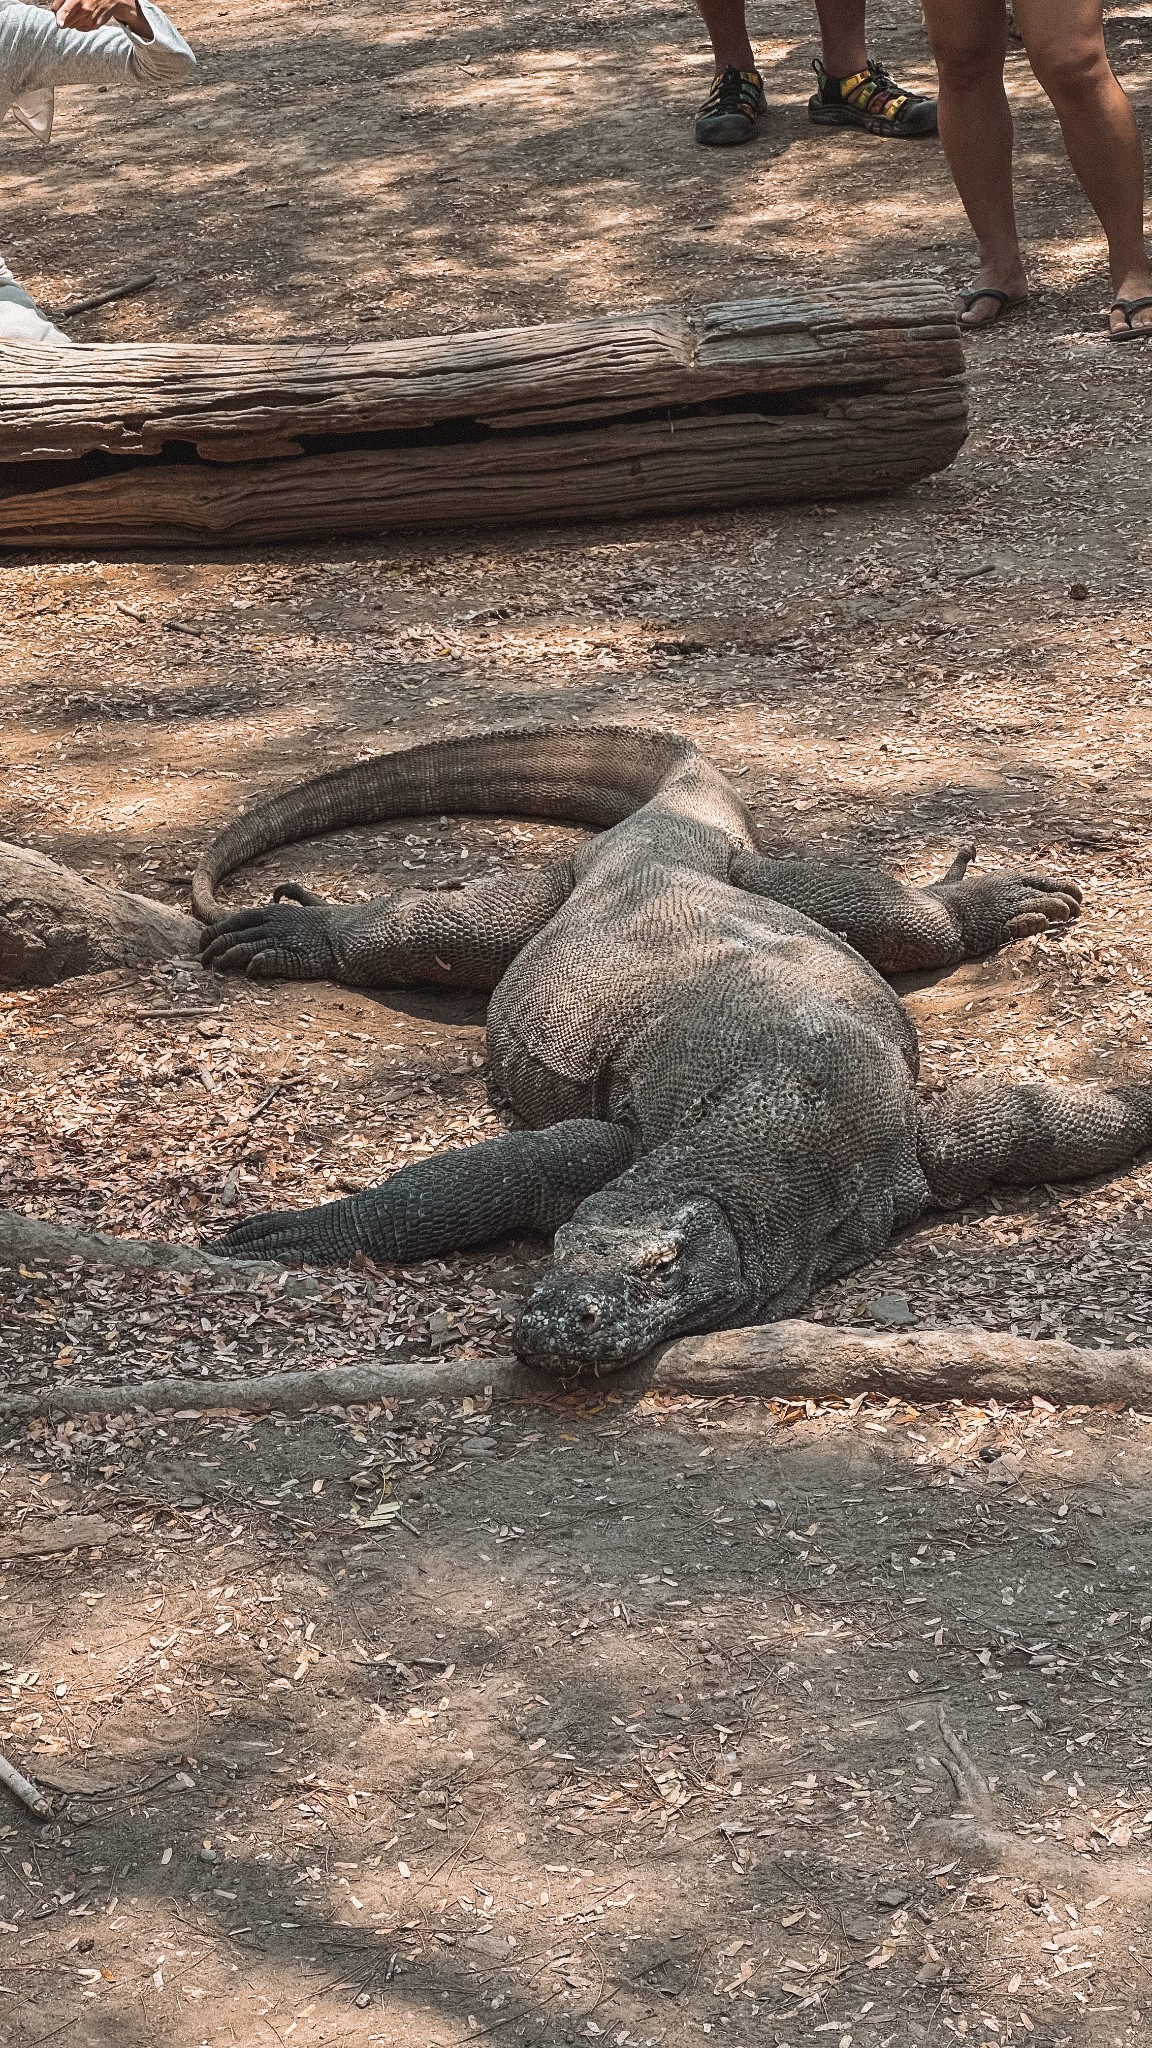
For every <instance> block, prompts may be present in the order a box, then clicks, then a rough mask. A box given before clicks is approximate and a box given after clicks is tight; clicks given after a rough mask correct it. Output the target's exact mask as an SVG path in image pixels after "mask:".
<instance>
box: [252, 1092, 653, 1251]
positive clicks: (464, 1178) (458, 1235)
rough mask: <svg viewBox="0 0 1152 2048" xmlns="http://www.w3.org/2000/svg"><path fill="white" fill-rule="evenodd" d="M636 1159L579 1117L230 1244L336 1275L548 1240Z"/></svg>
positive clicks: (478, 1148) (494, 1143) (260, 1227)
mask: <svg viewBox="0 0 1152 2048" xmlns="http://www.w3.org/2000/svg"><path fill="white" fill-rule="evenodd" d="M634 1150H635V1146H634V1142H633V1138H632V1135H631V1133H630V1132H629V1131H627V1130H626V1129H625V1128H624V1127H623V1125H621V1124H607V1123H597V1122H595V1121H594V1120H593V1119H592V1118H585V1117H572V1118H569V1119H568V1120H567V1121H566V1122H564V1123H559V1124H552V1125H551V1127H550V1128H549V1129H548V1130H546V1131H512V1132H510V1133H509V1135H508V1136H507V1137H504V1138H490V1139H488V1141H487V1142H486V1143H485V1144H482V1145H469V1146H467V1147H466V1148H465V1149H463V1150H462V1151H459V1152H441V1153H439V1154H437V1155H436V1157H435V1158H432V1159H421V1160H418V1161H417V1162H416V1163H415V1164H414V1165H412V1166H404V1167H401V1169H400V1171H399V1173H394V1174H393V1175H392V1178H391V1179H390V1180H386V1181H382V1182H381V1183H380V1185H379V1186H378V1187H374V1188H367V1189H366V1190H365V1192H364V1193H363V1194H362V1195H351V1196H349V1197H348V1199H347V1200H345V1201H342V1202H325V1203H323V1204H322V1205H321V1206H320V1207H319V1208H316V1209H295V1210H293V1209H282V1210H275V1211H273V1212H272V1213H271V1214H269V1215H265V1216H252V1217H250V1218H249V1219H248V1221H247V1222H245V1223H237V1224H234V1225H233V1227H232V1229H231V1230H230V1231H229V1232H228V1234H227V1236H226V1237H225V1238H224V1239H223V1243H224V1245H225V1246H226V1248H227V1250H228V1252H229V1253H230V1254H233V1255H235V1256H237V1257H239V1258H243V1259H308V1260H311V1261H313V1262H315V1263H316V1264H318V1265H338V1264H341V1263H342V1262H344V1261H346V1260H348V1259H351V1258H353V1257H354V1256H355V1254H356V1253H357V1252H365V1253H367V1255H368V1257H369V1258H372V1259H380V1260H387V1261H397V1260H398V1261H401V1262H406V1261H408V1260H410V1259H411V1260H415V1259H435V1258H439V1257H440V1256H441V1255H442V1254H443V1253H444V1252H458V1251H467V1250H469V1249H470V1248H471V1247H472V1246H474V1245H481V1244H491V1243H493V1242H494V1241H495V1240H496V1239H497V1238H500V1237H508V1236H511V1235H514V1234H515V1233H517V1232H520V1231H532V1232H538V1233H539V1234H540V1235H541V1236H542V1237H550V1236H551V1235H552V1232H553V1231H554V1230H557V1229H559V1227H560V1225H561V1224H562V1223H567V1222H568V1220H569V1218H570V1217H572V1216H574V1215H575V1213H576V1211H577V1209H578V1208H579V1206H580V1204H581V1202H582V1201H583V1200H584V1198H585V1196H586V1195H591V1194H594V1193H596V1191H597V1190H598V1189H600V1188H602V1187H605V1186H606V1185H607V1183H608V1182H609V1181H613V1180H615V1179H616V1178H617V1176H618V1175H619V1174H621V1173H623V1172H624V1170H625V1168H626V1167H628V1166H630V1165H631V1163H632V1159H633V1154H634Z"/></svg>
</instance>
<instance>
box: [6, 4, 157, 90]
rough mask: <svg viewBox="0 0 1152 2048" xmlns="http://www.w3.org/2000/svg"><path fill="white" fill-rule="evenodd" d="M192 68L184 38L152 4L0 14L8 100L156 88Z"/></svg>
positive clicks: (69, 6)
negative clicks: (75, 88) (83, 89)
mask: <svg viewBox="0 0 1152 2048" xmlns="http://www.w3.org/2000/svg"><path fill="white" fill-rule="evenodd" d="M195 68H196V59H195V57H194V56H193V54H192V52H191V50H190V49H189V47H188V45H187V43H186V42H185V41H184V38H183V36H182V35H181V34H180V32H179V30H178V29H177V28H175V27H173V24H172V23H171V22H170V21H169V19H168V17H167V15H166V14H165V13H164V12H163V11H162V9H161V8H159V7H156V6H154V5H153V0H62V5H61V7H60V9H59V12H58V13H57V14H50V13H49V12H48V11H47V9H45V8H42V7H24V6H10V7H0V70H2V71H3V74H4V80H5V84H6V86H7V89H8V91H9V92H10V93H11V94H12V97H13V98H14V99H18V98H19V97H20V95H21V94H22V93H24V92H28V91H31V90H34V89H35V88H37V87H46V86H54V85H90V84H97V85H103V84H117V83H118V84H123V85H143V86H153V87H160V88H162V87H164V86H170V85H179V84H180V83H182V81H183V80H184V79H186V78H188V77H190V76H191V74H192V72H193V71H194V70H195Z"/></svg>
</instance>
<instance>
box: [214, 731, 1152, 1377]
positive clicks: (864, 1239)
mask: <svg viewBox="0 0 1152 2048" xmlns="http://www.w3.org/2000/svg"><path fill="white" fill-rule="evenodd" d="M443 811H449V812H456V813H459V812H474V813H487V814H489V815H505V816H507V815H518V816H524V817H543V818H563V819H567V820H580V821H583V822H585V823H587V824H590V825H596V826H602V827H608V828H610V829H607V830H604V831H602V832H601V833H600V834H599V836H598V837H595V838H593V839H591V840H590V841H589V843H588V844H587V845H586V846H584V847H583V848H581V850H580V851H579V852H578V853H577V854H576V855H575V856H574V857H573V858H571V859H564V860H558V861H553V862H552V863H551V864H550V865H548V866H546V867H543V868H539V869H537V870H535V871H533V872H529V873H523V874H519V875H515V874H512V875H509V874H500V875H496V876H492V877H490V878H488V879H486V880H482V881H479V882H477V883H474V884H472V885H471V886H469V887H468V888H466V889H463V890H460V891H458V892H433V891H427V892H416V893H406V894H404V895H400V896H381V897H378V898H377V899H376V900H375V901H374V902H372V903H368V904H363V905H356V906H348V907H345V906H341V905H336V904H328V903H325V902H323V901H322V899H321V898H319V897H317V896H314V895H312V894H310V893H309V892H308V891H307V890H305V889H303V888H301V887H300V886H299V885H298V884H296V883H287V884H285V885H283V886H282V887H280V888H279V889H277V890H276V892H275V895H274V897H273V900H272V902H271V903H270V904H268V905H267V906H266V907H265V908H263V909H252V910H242V911H239V912H236V913H234V914H231V915H229V914H227V913H226V912H225V910H224V908H223V906H222V905H221V904H219V903H218V901H217V900H216V897H215V893H214V891H215V886H216V884H217V883H218V882H219V881H220V880H221V878H222V877H223V876H225V875H227V874H229V873H230V872H232V871H233V870H234V869H236V868H237V867H239V866H240V865H241V864H242V863H243V862H246V861H249V860H251V859H253V858H254V857H255V856H256V855H258V854H261V853H265V852H267V851H269V850H270V849H272V848H274V847H277V846H281V845H285V844H288V843H289V842H291V841H293V840H297V839H300V838H303V837H306V836H312V835H314V834H318V833H324V832H331V831H334V830H336V829H338V828H340V827H347V826H350V825H363V824H367V823H375V822H377V821H379V820H381V819H384V818H400V817H412V816H417V815H420V814H426V813H433V814H436V813H440V812H443ZM973 857H974V849H973V848H971V847H969V848H966V849H965V850H964V851H963V852H961V853H960V854H958V856H957V858H956V859H955V860H954V861H953V863H952V866H951V867H950V868H949V870H948V872H947V874H946V875H945V876H944V877H943V879H942V880H941V881H939V882H934V883H932V884H931V886H929V887H927V888H922V889H919V888H906V887H905V886H904V885H903V884H902V883H900V882H898V881H896V880H894V879H893V878H892V877H890V876H888V875H886V874H884V873H883V872H881V871H880V870H879V869H876V868H873V867H871V866H864V865H861V866H854V865H849V864H843V863H839V862H835V861H829V860H808V859H802V858H789V859H772V858H769V857H767V856H765V855H762V854H760V853H758V852H757V851H756V849H755V843H754V838H753V831H752V826H751V824H750V821H749V818H748V815H747V812H746V811H745V809H744V806H743V804H742V803H741V802H740V800H739V798H738V796H737V795H736V793H735V791H734V790H733V789H732V787H731V786H730V784H729V783H728V782H727V781H726V780H725V778H724V776H723V775H721V774H720V773H719V772H718V771H717V770H716V769H715V768H713V767H711V766H710V765H709V763H708V762H707V761H706V760H705V759H704V758H703V757H702V755H701V754H700V753H699V752H698V750H697V748H696V747H695V746H693V745H692V744H691V743H690V742H688V741H686V740H683V739H679V738H675V737H672V736H670V735H667V734H663V733H659V732H645V731H633V730H628V729H623V728H608V727H601V728H595V727H585V728H583V729H582V730H578V731H568V732H526V733H513V732H509V733H503V732H496V733H488V734H484V735H481V736H480V737H476V738H469V739H460V740H450V741H443V742H434V743H432V744H430V745H425V746H415V747H411V748H409V749H407V750H403V751H400V752H397V753H393V754H386V755H382V756H378V757H377V758H375V759H373V760H368V761H364V762H360V763H358V764H357V765H355V766H354V767H351V768H347V769H343V770H340V771H337V772H335V773H332V774H328V775H322V776H319V777H317V778H316V779H315V780H312V781H309V782H305V783H303V784H302V785H300V786H299V787H298V788H295V789H290V790H287V791H286V792H285V793H283V794H282V795H279V796H275V797H272V798H270V799H268V800H266V801H264V802H262V803H259V804H257V805H256V806H255V807H254V808H253V809H252V810H251V811H249V812H248V813H246V814H245V815H244V816H242V817H241V818H239V819H238V820H237V821H236V823H235V824H233V825H232V826H230V827H229V828H228V829H227V830H226V831H225V832H224V833H223V834H222V835H221V836H220V837H219V838H218V839H217V840H216V841H215V843H214V844H213V846H212V847H211V848H210V849H209V851H208V853H207V854H206V856H205V858H204V860H203V861H202V863H201V865H200V868H199V869H198V871H197V875H196V877H195V882H194V892H193V903H194V908H195V910H196V912H197V915H198V916H199V917H200V918H201V919H202V920H203V921H204V922H206V923H207V924H208V930H207V932H206V933H205V935H204V938H203V942H202V952H203V958H204V961H205V962H206V963H207V964H208V965H210V966H212V967H216V968H224V969H230V970H234V971H238V972H246V973H248V974H250V975H259V976H289V977H293V978H296V979H300V980H318V979H327V980H331V981H336V982H340V983H343V984H345V985H348V986H351V987H373V988H390V987H397V986H400V985H409V986H410V985H413V984H425V985H427V984H431V985H436V986H440V987H447V988H461V989H463V988H468V989H490V990H492V991H493V995H492V1001H491V1005H490V1009H489V1014H488V1049H489V1059H490V1064H491V1071H492V1076H493V1080H494V1082H495V1085H496V1087H497V1089H498V1090H499V1092H500V1094H501V1095H502V1096H503V1098H504V1099H505V1101H506V1102H507V1103H508V1104H509V1105H510V1107H511V1109H512V1110H513V1112H514V1114H515V1117H516V1118H517V1120H518V1122H519V1123H521V1124H522V1125H526V1126H527V1127H528V1128H527V1129H518V1130H515V1131H513V1132H511V1133H510V1134H509V1135H508V1136H505V1137H500V1138H495V1139H491V1140H488V1141H486V1142H484V1143H482V1144H480V1145H476V1146H474V1147H472V1148H471V1149H469V1150H466V1151H456V1152H447V1153H440V1154H438V1155H437V1156H436V1157H434V1158H431V1159H426V1160H422V1161H420V1162H419V1163H418V1164H416V1165H413V1166H407V1167H404V1168H403V1169H402V1170H401V1171H400V1172H399V1173H397V1174H394V1175H393V1176H392V1178H391V1179H390V1180H387V1181H385V1182H383V1183H382V1184H381V1185H380V1186H378V1187H374V1188H370V1189H368V1190H367V1191H366V1192H365V1193H363V1194H360V1195H354V1196H352V1197H350V1198H349V1199H348V1200H345V1201H337V1202H326V1203H324V1204H323V1205H322V1206H321V1207H319V1208H315V1209H304V1210H300V1211H299V1212H296V1213H291V1212H277V1213H274V1214H270V1215H262V1216H254V1217H251V1218H249V1219H248V1220H247V1221H246V1222H240V1223H237V1224H236V1225H235V1226H234V1227H233V1228H232V1229H231V1230H230V1231H229V1232H228V1233H227V1236H226V1237H225V1238H224V1240H223V1247H224V1249H226V1250H227V1251H229V1252H232V1253H236V1254H239V1255H241V1256H251V1257H259V1258H269V1257H271V1258H281V1259H285V1260H293V1259H304V1260H312V1261H316V1262H320V1263H337V1262H341V1261H345V1260H348V1259H350V1258H351V1257H352V1256H353V1255H354V1254H355V1253H357V1252H365V1253H367V1254H369V1255H370V1256H371V1257H373V1258H375V1259H380V1260H403V1261H405V1262H407V1261H411V1260H415V1259H422V1258H432V1257H435V1256H437V1255H439V1254H442V1253H444V1252H449V1251H454V1250H462V1249H464V1248H466V1247H468V1246H474V1245H480V1244H485V1243H489V1242H491V1241H492V1240H493V1239H496V1238H498V1237H501V1236H502V1235H505V1234H506V1233H509V1232H516V1231H542V1232H551V1231H555V1232H556V1240H555V1247H554V1252H553V1259H552V1264H551V1266H550V1268H549V1270H548V1272H547V1273H546V1275H545V1277H544V1279H543V1280H542V1281H541V1282H540V1284H539V1285H538V1286H537V1287H536V1289H535V1291H534V1292H533V1294H532V1295H531V1298H530V1300H529V1302H528V1304H527V1307H526V1309H525V1311H524V1313H523V1315H522V1317H521V1319H520V1321H519V1324H518V1326H517V1330H516V1333H515V1337H514V1342H515V1344H516V1348H517V1349H518V1350H519V1352H520V1353H521V1354H522V1355H523V1356H525V1357H527V1358H529V1359H532V1360H535V1361H537V1362H539V1363H541V1364H546V1365H552V1366H554V1367H556V1368H562V1369H566V1370H570V1371H571V1370H580V1371H597V1370H603V1371H607V1370H612V1369H614V1368H617V1367H620V1366H623V1365H626V1364H628V1363H629V1362H631V1361H633V1360H635V1359H637V1358H639V1357H640V1356H642V1355H643V1354H644V1353H645V1352H646V1351H647V1350H648V1349H649V1348H650V1347H651V1346H653V1345H654V1344H656V1343H657V1342H659V1341H661V1340H662V1339H665V1338H669V1337H672V1336H674V1335H677V1334H680V1333H685V1332H689V1331H699V1330H709V1329H716V1328H724V1327H731V1326H733V1325H735V1324H740V1323H748V1322H757V1321H767V1320H774V1319H776V1318H777V1317H781V1316H788V1315H792V1314H793V1313H795V1312H796V1311H797V1310H798V1309H799V1308H800V1306H801V1304H802V1303H803V1302H804V1301H805V1300H806V1299H807V1297H808V1295H809V1293H810V1292H811V1290H812V1288H813V1287H814V1286H816V1285H818V1284H819V1283H820V1282H822V1281H825V1280H828V1279H831V1278H832V1277H833V1276H834V1275H836V1274H841V1273H845V1272H847V1271H849V1270H850V1269H851V1268H852V1267H854V1266H858V1265H860V1264H861V1263H862V1262H863V1261H865V1260H867V1259H870V1258H872V1257H874V1256H875V1255H876V1254H877V1253H878V1252H880V1251H881V1250H882V1249H883V1248H884V1246H885V1245H886V1244H887V1243H888V1241H889V1239H890V1238H891V1236H892V1233H893V1231H896V1230H899V1229H900V1228H901V1227H902V1226H904V1225H906V1224H909V1223H911V1222H912V1221H913V1219H914V1218H916V1217H917V1216H919V1215H920V1214H921V1213H922V1211H924V1210H925V1209H927V1208H930V1207H933V1206H941V1207H950V1206H953V1205H955V1204H958V1203H961V1202H964V1201H967V1200H969V1199H970V1198H971V1197H973V1196H975V1195H978V1194H979V1193H980V1192H981V1191H982V1190H983V1189H986V1188H988V1187H990V1186H991V1185H993V1184H1012V1185H1026V1184H1030V1183H1033V1182H1036V1181H1060V1180H1069V1179H1075V1178H1077V1177H1078V1176H1081V1175H1085V1174H1093V1173H1099V1172H1101V1171H1103V1170H1105V1169H1108V1168H1111V1167H1115V1166H1119V1165H1121V1164H1122V1163H1123V1162H1124V1161H1126V1160H1128V1159H1129V1158H1131V1157H1132V1155H1133V1154H1135V1153H1136V1152H1138V1151H1139V1150H1140V1149H1141V1148H1142V1147H1143V1146H1145V1145H1147V1144H1148V1143H1149V1142H1150V1141H1152V1085H1144V1084H1136V1085H1132V1086H1114V1087H1093V1086H1081V1087H1057V1086H1053V1085H1049V1084H1047V1083H1035V1084H1028V1085H1021V1086H1011V1085H1008V1084H1005V1083H1003V1082H997V1081H988V1082H983V1081H962V1082H959V1083H957V1084H956V1085H954V1086H952V1087H949V1088H947V1089H946V1090H945V1091H944V1092H943V1093H942V1094H937V1095H934V1096H933V1097H932V1098H931V1100H930V1101H929V1102H927V1103H920V1102H919V1101H918V1100H917V1095H916V1087H915V1082H916V1074H917V1045H916V1034H915V1030H914V1028H913V1026H912V1023H911V1021H910V1019H909V1017H908V1015H907V1013H906V1011H905V1009H904V1007H903V1005H902V1004H901V1003H900V1001H899V1000H898V998H897V996H896V994H895V992H894V991H893V990H892V989H891V988H890V987H889V986H888V984H887V982H886V981H885V980H884V979H883V978H882V977H883V975H884V974H886V973H887V974H890V973H895V972H899V971H903V970H908V969H925V968H938V967H945V966H949V965H951V964H953V963H954V962H958V961H961V960H969V959H976V958H979V957H981V956H982V955H984V954H988V953H991V952H992V951H994V949H995V948H996V947H998V946H1002V945H1004V944H1005V943H1006V942H1008V941H1009V940H1012V939H1018V938H1022V937H1024V936H1025V935H1027V934H1029V933H1031V932H1037V931H1043V930H1044V929H1045V928H1046V927H1048V926H1059V925H1062V924H1065V923H1066V922H1067V921H1068V920H1069V919H1070V918H1073V917H1075V916H1076V914H1077V911H1078V909H1079V905H1080V900H1081V892H1080V889H1079V887H1078V886H1077V884H1076V883H1075V882H1073V881H1070V880H1066V879H1064V878H1062V877H1059V876H1057V877H1053V876H1048V875H1043V874H1034V873H1030V872H1028V873H1016V872H1013V871H992V872H990V873H987V874H976V875H972V874H969V873H967V869H968V865H969V862H970V861H971V860H972V858H973Z"/></svg>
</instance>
